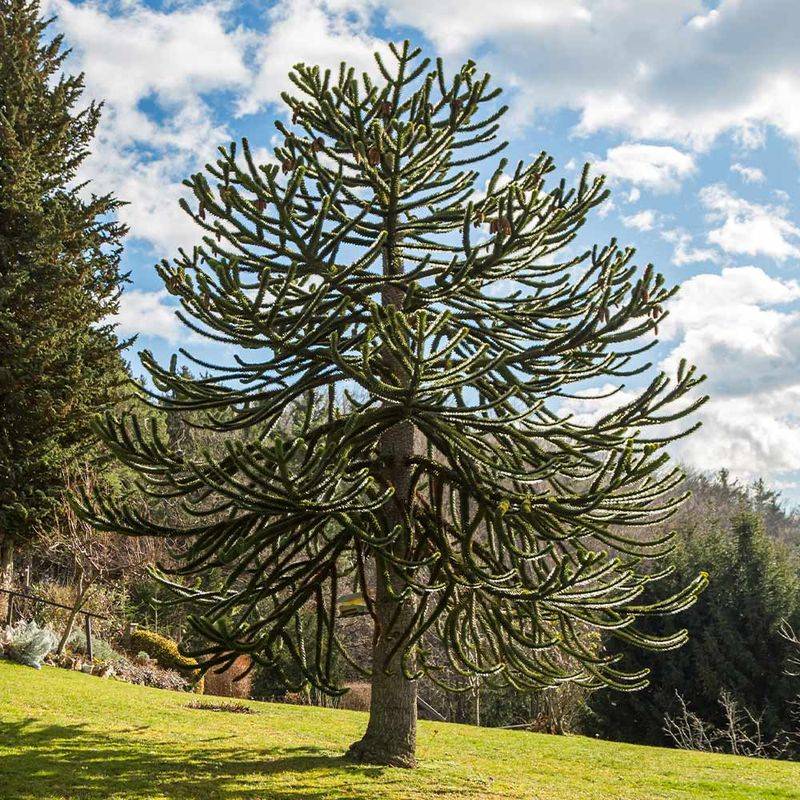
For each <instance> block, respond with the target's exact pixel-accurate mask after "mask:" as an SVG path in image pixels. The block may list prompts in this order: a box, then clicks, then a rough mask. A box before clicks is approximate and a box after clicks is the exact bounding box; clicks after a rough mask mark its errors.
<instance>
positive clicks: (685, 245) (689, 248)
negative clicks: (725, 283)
mask: <svg viewBox="0 0 800 800" xmlns="http://www.w3.org/2000/svg"><path fill="white" fill-rule="evenodd" d="M661 238H662V239H663V240H664V241H666V242H670V243H671V244H673V245H675V249H674V251H673V253H672V263H673V264H675V265H676V266H679V267H680V266H683V265H684V264H694V263H697V262H698V261H710V262H712V263H714V262H716V261H719V253H718V252H717V251H716V250H713V249H712V248H708V247H695V246H694V244H693V241H694V240H693V238H692V235H691V234H690V233H688V232H687V231H684V230H681V229H680V228H672V229H670V230H664V231H661Z"/></svg>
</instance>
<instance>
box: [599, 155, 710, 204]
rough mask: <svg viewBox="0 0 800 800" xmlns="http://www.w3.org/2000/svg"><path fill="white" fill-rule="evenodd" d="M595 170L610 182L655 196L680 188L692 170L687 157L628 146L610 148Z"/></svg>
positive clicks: (691, 160) (693, 169)
mask: <svg viewBox="0 0 800 800" xmlns="http://www.w3.org/2000/svg"><path fill="white" fill-rule="evenodd" d="M595 169H596V170H598V171H599V172H602V173H604V174H605V175H607V176H608V177H609V178H610V179H611V180H612V181H627V182H629V183H632V184H635V185H636V186H639V187H643V188H645V189H650V190H652V191H655V192H670V191H675V190H677V189H678V188H680V185H681V181H682V180H683V179H684V178H686V177H688V176H689V175H691V174H692V173H693V172H694V171H695V170H696V166H695V163H694V159H693V158H692V156H691V155H689V154H688V153H682V152H681V151H680V150H677V149H676V148H674V147H669V146H665V145H653V144H640V143H629V144H621V145H618V146H617V147H612V148H611V149H610V150H609V151H608V152H607V153H606V157H605V159H604V160H602V161H598V162H597V163H596V164H595Z"/></svg>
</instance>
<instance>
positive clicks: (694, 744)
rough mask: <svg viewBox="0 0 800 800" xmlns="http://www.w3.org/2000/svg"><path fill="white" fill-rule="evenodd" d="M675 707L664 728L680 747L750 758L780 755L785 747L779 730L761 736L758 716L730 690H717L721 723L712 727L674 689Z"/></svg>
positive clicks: (787, 747)
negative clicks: (766, 735)
mask: <svg viewBox="0 0 800 800" xmlns="http://www.w3.org/2000/svg"><path fill="white" fill-rule="evenodd" d="M675 696H676V698H677V700H678V706H679V710H678V713H677V714H676V715H675V716H671V715H667V717H666V718H665V720H664V732H665V733H666V734H667V736H669V737H670V739H672V741H673V742H674V743H675V745H676V746H677V747H680V748H681V749H682V750H702V751H705V752H708V753H731V754H733V755H739V756H750V757H753V758H780V757H781V756H782V755H784V754H785V753H786V752H787V750H788V749H789V744H790V739H789V736H788V735H787V734H786V733H784V732H781V733H779V734H777V735H776V736H775V737H774V738H771V739H767V738H765V736H764V733H763V730H762V724H761V717H760V716H758V717H757V716H755V715H754V714H753V713H752V712H751V711H750V710H749V709H747V708H745V707H744V706H742V705H740V704H739V703H738V702H737V701H736V700H735V699H734V697H733V696H732V695H731V694H730V692H727V691H725V690H724V689H723V690H722V691H721V692H720V696H719V704H720V706H721V707H722V711H723V715H724V718H725V723H724V725H723V727H720V728H718V727H716V726H715V725H712V724H711V723H709V722H706V721H705V720H703V719H701V717H700V716H698V715H697V714H695V713H694V712H693V711H691V710H690V709H689V707H688V706H687V704H686V701H685V700H684V699H683V697H681V695H680V694H678V693H677V692H676V693H675Z"/></svg>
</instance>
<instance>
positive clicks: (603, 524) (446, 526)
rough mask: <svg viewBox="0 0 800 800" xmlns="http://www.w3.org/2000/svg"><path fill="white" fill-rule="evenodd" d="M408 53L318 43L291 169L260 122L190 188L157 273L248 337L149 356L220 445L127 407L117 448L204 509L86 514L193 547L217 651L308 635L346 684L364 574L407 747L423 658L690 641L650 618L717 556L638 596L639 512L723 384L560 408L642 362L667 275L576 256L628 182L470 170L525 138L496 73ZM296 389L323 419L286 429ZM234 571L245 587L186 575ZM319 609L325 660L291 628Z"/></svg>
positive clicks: (522, 168) (164, 397)
mask: <svg viewBox="0 0 800 800" xmlns="http://www.w3.org/2000/svg"><path fill="white" fill-rule="evenodd" d="M390 50H391V53H390V54H389V55H388V56H387V58H385V59H381V58H377V70H376V74H377V76H378V77H377V79H376V81H373V80H372V79H371V78H369V77H368V76H366V75H365V76H363V77H362V78H358V77H357V76H356V74H355V71H354V70H353V69H352V68H350V67H348V66H346V65H342V67H341V68H340V70H339V72H338V75H336V74H331V72H329V71H323V70H321V69H319V68H318V67H309V66H306V65H304V64H298V65H297V66H296V67H295V69H294V71H293V73H292V74H291V80H292V82H293V83H294V85H295V86H296V88H297V92H298V94H297V96H295V95H292V94H288V93H287V94H284V96H283V98H284V101H285V102H286V104H287V105H288V107H289V110H290V113H291V124H286V125H284V124H283V123H281V122H278V123H277V127H278V130H279V132H280V134H281V135H282V136H283V143H282V144H281V145H280V146H279V147H277V148H276V150H275V156H276V161H275V162H271V163H268V164H266V165H258V164H256V163H254V160H253V155H252V152H251V150H250V148H249V146H248V144H247V142H243V144H242V152H241V154H239V153H238V152H237V148H236V146H235V145H231V146H230V147H229V148H221V149H220V157H219V159H218V160H217V161H216V163H214V164H211V165H209V166H208V167H207V170H206V172H205V173H204V174H203V173H201V174H197V175H194V176H192V178H191V179H190V180H188V181H187V186H188V187H189V188H190V189H191V191H192V194H193V201H192V202H187V203H184V208H185V210H186V211H187V213H189V214H190V215H191V216H192V217H193V218H194V220H195V221H196V222H197V224H198V226H199V227H200V228H201V229H202V230H203V231H204V232H205V236H204V238H203V242H202V244H201V245H200V246H197V247H195V248H194V249H193V250H191V251H187V252H184V251H181V253H180V255H179V257H178V258H177V259H175V261H174V262H167V261H164V262H162V263H161V264H160V266H159V270H160V273H161V275H162V276H163V279H164V281H165V283H166V285H167V287H168V288H169V289H170V291H171V292H172V293H173V294H174V295H176V296H177V297H178V298H180V303H181V306H182V311H181V314H182V318H183V319H184V320H185V322H186V324H187V325H189V326H190V327H191V328H192V329H194V330H196V331H198V332H200V333H202V334H204V335H207V336H210V337H212V338H214V339H216V340H217V341H220V342H224V343H225V344H226V345H228V346H230V347H234V348H237V350H238V354H237V356H236V358H235V360H234V361H233V363H231V364H228V365H220V366H213V365H203V369H206V370H210V374H208V375H207V376H206V377H203V378H192V377H190V376H187V375H185V374H182V373H181V372H179V371H178V370H177V369H175V368H174V367H172V368H164V367H161V366H159V365H158V364H157V363H156V362H155V360H154V359H153V357H152V356H151V355H150V354H148V353H144V354H143V363H144V365H145V366H146V367H147V369H148V371H149V373H150V375H151V376H152V380H153V383H154V385H155V387H156V388H157V391H156V392H155V395H156V397H155V399H154V401H153V402H156V403H160V404H163V405H167V406H169V407H170V408H172V409H174V410H176V411H179V412H180V411H183V412H186V413H192V414H194V415H196V414H197V412H198V411H203V412H205V414H206V417H205V423H204V424H205V425H207V426H208V427H209V428H212V429H213V430H216V431H218V432H219V433H220V434H221V435H224V436H225V437H227V438H226V441H227V442H228V445H227V451H226V454H225V455H224V456H223V457H218V458H213V457H211V455H210V454H209V457H208V458H203V457H198V458H195V459H192V458H187V457H186V456H185V455H184V454H182V453H181V452H171V451H170V448H169V447H168V446H167V445H166V444H165V442H164V441H163V440H162V439H160V438H159V436H158V435H157V431H156V429H155V427H153V428H152V429H150V430H149V429H148V428H147V426H145V425H143V424H141V423H140V422H139V421H137V420H136V419H135V418H126V419H120V420H117V419H114V418H112V417H110V416H109V417H108V418H107V419H106V421H105V423H104V426H103V432H104V435H105V438H106V441H107V442H108V443H109V445H110V446H111V447H112V448H113V449H114V450H115V451H116V452H117V453H118V455H119V457H120V458H121V459H122V460H124V461H125V463H126V464H128V465H129V466H130V467H132V468H133V469H134V470H136V471H137V472H139V475H140V480H141V482H142V483H143V484H144V485H145V486H146V487H147V491H148V492H149V493H150V494H152V495H154V496H156V497H169V498H182V501H183V503H184V504H185V506H186V508H187V509H188V510H191V511H193V512H194V513H196V522H195V524H193V525H191V526H189V527H187V528H185V529H180V530H175V529H174V528H171V527H159V526H158V525H157V524H154V523H153V522H152V521H151V520H150V519H148V518H147V517H146V516H143V515H141V514H139V513H138V512H137V511H136V510H135V509H134V508H133V507H118V506H114V507H111V506H109V505H108V504H103V503H102V498H99V499H97V500H95V501H94V502H95V511H94V512H93V514H94V518H95V521H96V524H98V525H100V526H101V527H104V528H108V529H112V530H118V531H124V532H127V533H131V534H140V535H141V534H156V535H162V536H167V537H174V538H175V539H177V540H178V541H179V542H180V543H181V547H182V550H181V556H180V563H179V566H178V568H177V569H176V570H175V573H176V575H177V577H176V578H175V579H172V580H171V585H172V586H173V589H174V590H175V592H176V593H177V594H178V595H179V596H181V597H183V598H186V599H190V600H192V601H194V603H195V604H196V609H197V613H196V615H195V616H194V617H192V618H191V624H192V625H193V626H194V628H195V629H196V631H197V632H199V633H200V634H202V636H203V637H205V639H206V640H207V641H208V642H209V645H208V647H207V648H206V649H205V650H203V651H202V652H200V653H199V655H201V656H205V657H206V658H208V659H209V663H210V664H222V663H224V662H225V661H226V660H230V659H231V658H232V655H231V654H232V653H236V652H246V653H250V654H251V655H252V656H253V658H254V659H256V661H263V662H266V663H272V662H274V661H276V660H277V656H278V654H279V653H281V654H282V655H285V653H286V652H288V654H289V656H290V657H291V658H293V659H294V660H295V661H296V662H297V665H298V668H299V669H300V670H301V672H302V674H303V676H304V680H305V681H307V682H310V683H312V684H314V685H315V686H317V687H318V688H320V689H322V690H323V691H327V692H331V693H335V692H337V691H339V688H338V687H337V686H336V685H335V683H334V681H333V679H332V676H331V664H332V661H333V658H334V655H335V653H336V652H337V651H341V652H344V653H346V649H347V648H346V642H345V641H343V640H342V639H341V637H340V636H338V635H337V631H338V629H339V624H340V616H341V615H340V604H339V602H338V601H339V598H340V597H341V595H342V594H352V593H354V592H355V593H360V594H361V595H362V596H363V602H364V606H365V608H366V611H367V613H368V614H369V615H371V617H372V619H373V621H374V631H375V633H374V646H373V659H372V662H373V663H372V671H371V676H372V677H371V680H372V699H371V711H370V718H369V725H368V728H367V731H366V733H365V735H364V738H363V739H362V740H361V741H359V742H357V743H356V744H354V745H353V746H352V748H351V751H350V753H351V756H352V757H354V758H357V759H360V760H363V761H369V762H375V763H382V764H395V765H403V766H411V765H413V764H414V762H415V731H416V715H417V700H416V681H417V680H418V679H419V677H420V676H421V675H423V674H428V675H430V677H431V678H432V679H434V680H435V679H437V676H438V675H439V674H440V670H439V667H442V666H446V667H447V671H448V674H450V675H453V674H455V675H456V676H458V675H464V676H467V675H474V674H476V673H477V674H478V675H481V676H487V677H489V678H491V679H492V680H495V681H508V682H510V683H512V684H513V685H515V686H517V687H519V688H520V689H528V688H536V687H548V686H554V685H557V684H559V683H560V682H563V681H578V682H580V683H582V684H584V685H586V686H598V687H599V686H612V687H617V688H620V689H633V688H636V687H640V686H642V685H643V683H644V682H645V676H646V671H638V672H635V673H634V674H626V673H625V671H624V670H623V669H621V668H620V665H619V664H617V663H616V662H615V661H614V660H613V659H610V658H609V657H608V656H606V655H605V654H604V653H603V652H600V651H599V649H598V648H597V647H595V646H591V644H590V641H591V640H592V639H593V638H594V639H596V638H597V637H596V634H597V632H598V631H611V630H613V631H615V632H616V634H617V635H618V636H619V637H622V638H623V639H625V640H627V641H631V642H635V643H637V644H639V645H641V646H642V647H646V648H651V649H654V650H667V649H669V648H673V647H677V646H679V645H680V644H681V643H682V641H683V640H684V638H685V632H680V633H678V634H676V635H674V636H670V637H669V638H667V639H658V638H653V637H650V636H648V635H647V634H646V633H644V632H642V631H641V630H640V629H639V628H638V627H637V622H638V621H639V620H640V619H641V618H642V617H647V616H648V615H650V614H665V613H673V612H676V611H679V610H681V609H683V608H686V607H687V606H688V605H690V604H691V603H692V602H693V601H694V600H695V598H696V596H697V594H698V592H699V591H700V590H701V589H702V587H703V585H704V581H705V577H704V576H698V578H697V579H696V580H694V581H693V582H692V583H691V584H690V585H688V586H686V587H685V588H683V589H682V590H681V591H680V592H678V593H677V594H676V595H674V596H670V597H667V598H664V599H663V600H661V601H658V602H651V601H647V602H646V601H645V600H644V599H643V593H644V591H645V589H646V587H648V586H649V585H650V584H651V583H653V582H655V581H657V580H658V579H659V577H660V575H659V572H658V570H654V569H651V568H649V567H647V565H646V564H641V563H640V562H641V561H642V560H643V559H644V560H645V561H646V560H647V559H650V558H654V557H657V556H658V555H660V554H662V553H664V552H665V551H666V550H667V549H668V548H669V546H670V544H669V541H668V539H664V538H660V539H657V540H653V539H652V538H649V537H648V536H647V533H646V530H645V529H646V527H647V526H648V525H650V524H653V523H656V522H659V521H661V520H663V519H664V518H665V517H666V516H668V515H669V514H670V513H671V512H672V510H673V509H674V508H675V507H676V506H677V505H678V504H679V503H680V502H681V495H680V492H679V491H676V487H677V486H678V485H679V483H680V480H681V476H680V474H679V472H678V471H677V470H676V469H674V468H671V467H668V465H667V461H668V457H667V455H666V454H665V453H664V450H663V446H664V444H665V443H667V442H668V441H669V438H668V436H667V435H666V434H664V433H663V430H664V428H663V427H662V426H663V424H664V423H672V422H674V421H675V420H678V419H680V418H681V417H684V416H685V415H687V414H689V413H690V412H692V411H693V410H694V409H695V408H696V407H697V406H698V405H699V403H701V402H702V398H700V397H699V396H697V395H696V393H695V392H694V391H693V390H694V389H695V387H696V386H697V384H698V383H699V381H700V379H699V378H698V377H696V375H695V372H694V369H692V368H688V367H687V366H686V365H683V364H682V365H681V366H680V368H679V370H678V374H677V376H676V377H675V378H674V380H673V379H670V378H668V377H667V376H665V375H662V374H659V375H656V376H655V377H654V378H653V379H652V381H651V382H650V383H648V384H647V385H644V386H643V387H642V388H641V389H640V390H639V391H638V392H637V393H635V397H633V399H628V400H627V401H626V402H624V403H622V402H621V403H620V405H619V407H618V408H616V409H615V410H611V411H609V412H608V413H604V414H602V415H599V416H598V417H597V418H596V419H595V420H594V421H590V422H581V421H578V420H576V419H574V418H571V417H570V416H569V415H568V414H566V413H562V411H561V410H560V409H561V407H562V406H563V405H564V399H565V398H568V397H570V392H571V391H578V390H579V391H580V394H581V397H591V394H592V393H591V392H589V393H588V394H587V393H586V391H585V390H586V387H588V386H593V385H594V386H596V385H597V383H598V382H600V381H602V382H604V383H605V382H608V381H609V380H614V379H617V378H620V377H621V376H629V375H634V374H637V373H639V372H642V371H644V370H646V369H648V366H649V365H647V364H643V363H641V362H640V361H638V360H637V357H638V356H639V355H640V354H641V353H642V352H643V351H645V350H647V349H648V348H649V347H651V346H652V344H653V343H654V340H653V339H652V336H650V334H651V333H652V331H653V329H654V328H655V327H656V325H657V324H658V321H659V320H660V319H661V318H662V316H663V315H664V313H665V312H664V303H665V301H666V300H667V299H668V298H669V297H670V295H671V294H672V290H671V289H668V288H666V287H665V285H664V280H663V278H662V277H661V276H660V275H658V274H656V273H655V271H654V270H653V269H652V268H651V267H647V268H645V269H639V268H638V267H636V266H634V265H633V264H632V257H633V251H632V250H631V249H620V248H619V247H618V246H617V245H616V243H614V242H612V243H610V244H609V245H607V246H605V247H595V248H593V249H591V250H588V251H586V252H582V253H580V254H578V255H570V256H568V257H564V258H563V259H562V260H559V258H558V254H559V252H562V251H563V250H564V248H565V247H566V246H567V245H569V244H571V243H572V242H573V240H574V238H575V236H576V234H577V232H578V230H579V228H580V226H581V224H582V223H583V221H584V218H585V216H586V214H587V213H588V212H590V211H591V210H592V209H593V208H594V207H595V206H597V205H598V204H599V203H601V202H602V201H603V199H604V198H605V197H606V194H607V193H606V192H605V191H604V189H603V181H602V179H599V178H598V179H591V178H590V176H589V173H588V169H587V170H585V171H584V172H583V175H582V176H581V178H580V181H579V183H578V186H577V187H576V188H574V189H567V188H566V186H565V185H564V183H561V184H559V185H556V186H555V187H554V188H548V187H547V186H546V183H545V181H546V178H547V176H548V174H549V173H550V172H551V171H552V170H553V163H552V160H551V159H550V158H549V157H548V156H547V155H545V154H544V153H543V154H541V155H540V156H538V157H537V158H536V159H534V161H533V163H530V164H524V163H520V164H519V165H517V166H516V167H513V168H510V167H509V166H508V165H507V163H506V161H505V160H501V161H500V162H499V164H497V167H496V169H495V170H494V172H493V174H492V176H491V179H490V180H489V181H488V185H487V187H486V190H485V192H479V191H478V188H479V186H480V183H479V180H478V179H479V173H478V171H477V167H478V166H479V165H481V164H483V163H484V162H486V161H487V159H492V158H493V157H495V156H496V154H497V153H499V152H500V151H501V150H502V149H503V147H504V144H503V143H500V142H498V140H497V139H496V135H497V131H498V127H499V120H500V118H501V117H502V115H503V113H504V112H505V110H506V109H505V107H503V106H500V105H499V103H498V100H497V98H498V95H499V90H498V89H491V88H490V83H489V76H488V75H485V76H480V75H479V74H478V73H477V72H476V68H475V65H474V64H473V63H472V62H468V63H467V64H465V65H464V67H463V68H462V69H461V70H460V71H459V72H458V74H456V75H455V77H453V78H452V79H449V78H447V77H446V75H445V74H444V70H443V67H442V64H441V62H437V63H436V65H435V67H433V68H431V66H430V63H429V61H428V60H427V59H422V58H421V57H420V53H419V50H412V48H411V46H410V45H409V44H408V43H404V44H401V45H399V46H391V47H390ZM505 287H510V288H509V289H506V288H505ZM334 393H335V397H336V398H337V403H336V404H334V403H333V400H331V401H330V403H331V407H330V413H329V414H328V415H319V414H314V413H312V409H313V404H312V402H311V400H310V399H308V398H310V397H311V396H317V397H319V396H322V397H331V398H332V397H333V396H334ZM302 402H307V403H308V409H309V413H308V416H307V418H306V422H305V424H304V425H302V426H301V430H300V431H299V432H298V433H296V435H291V436H287V435H285V434H279V433H278V432H277V431H276V428H275V423H276V421H277V420H278V419H279V417H280V415H281V414H282V412H283V411H284V409H286V408H287V406H288V405H289V404H295V403H302ZM334 405H335V406H336V407H334ZM651 428H652V431H651V433H650V435H648V434H647V433H646V431H647V430H648V429H651ZM631 530H633V531H635V533H631ZM626 531H627V532H626ZM609 551H611V552H609ZM214 567H223V568H224V570H225V574H226V575H227V579H226V580H225V582H224V585H222V586H220V587H219V589H218V590H215V591H208V590H205V589H204V590H202V591H201V590H199V589H193V588H192V582H191V581H192V576H195V575H197V574H198V573H204V572H206V571H207V570H209V569H212V568H214ZM181 578H184V579H186V580H183V581H182V580H181ZM311 610H313V611H314V612H315V613H316V632H315V638H314V641H315V643H316V649H315V651H314V652H305V651H303V650H301V648H300V647H299V646H298V644H297V642H296V639H295V636H296V630H297V622H298V619H299V617H300V615H301V613H302V614H303V615H306V616H307V615H308V613H309V612H310V611H311ZM435 640H438V644H437V647H436V648H435V652H436V653H439V654H440V653H441V652H444V653H446V662H445V663H442V662H441V661H440V660H439V661H437V658H436V657H434V655H433V653H434V648H431V647H430V644H431V643H432V642H434V641H435Z"/></svg>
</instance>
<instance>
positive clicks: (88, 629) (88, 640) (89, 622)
mask: <svg viewBox="0 0 800 800" xmlns="http://www.w3.org/2000/svg"><path fill="white" fill-rule="evenodd" d="M83 618H84V620H85V621H86V655H87V657H88V658H89V661H94V648H93V647H92V618H91V617H90V616H89V615H88V614H84V615H83Z"/></svg>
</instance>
